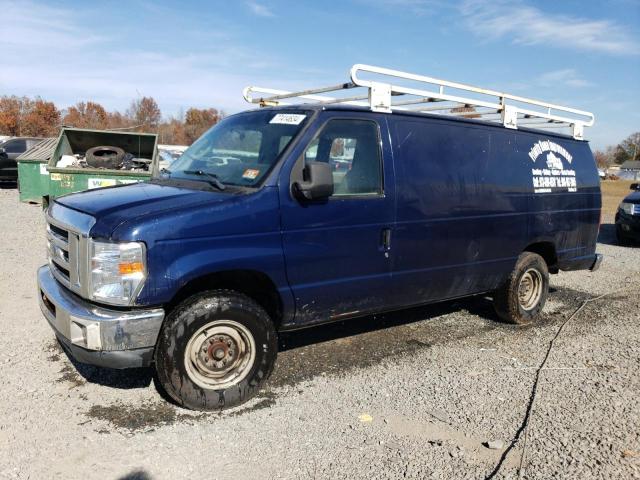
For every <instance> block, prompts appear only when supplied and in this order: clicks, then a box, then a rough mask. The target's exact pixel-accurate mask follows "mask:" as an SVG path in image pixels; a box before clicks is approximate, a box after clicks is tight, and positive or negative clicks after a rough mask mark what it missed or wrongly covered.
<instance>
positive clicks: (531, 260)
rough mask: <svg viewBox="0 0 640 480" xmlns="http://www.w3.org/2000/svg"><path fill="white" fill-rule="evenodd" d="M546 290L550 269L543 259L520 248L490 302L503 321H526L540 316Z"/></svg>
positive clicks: (545, 299) (519, 323) (521, 323)
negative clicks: (512, 264)
mask: <svg viewBox="0 0 640 480" xmlns="http://www.w3.org/2000/svg"><path fill="white" fill-rule="evenodd" d="M548 294H549V269H548V268H547V264H546V262H545V261H544V259H543V258H542V257H541V256H540V255H538V254H536V253H532V252H523V253H521V254H520V256H519V257H518V261H517V262H516V266H515V267H514V269H513V271H512V272H511V274H510V275H509V278H508V279H507V280H506V281H505V282H504V283H503V284H502V286H501V287H500V288H498V290H496V292H495V294H494V296H493V306H494V308H495V310H496V313H497V314H498V316H499V317H500V318H501V319H503V320H504V321H506V322H509V323H515V324H518V325H526V324H527V323H532V322H535V321H536V320H538V319H539V318H540V315H541V313H542V309H543V307H544V304H545V302H546V301H547V296H548Z"/></svg>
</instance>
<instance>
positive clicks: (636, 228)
mask: <svg viewBox="0 0 640 480" xmlns="http://www.w3.org/2000/svg"><path fill="white" fill-rule="evenodd" d="M616 228H618V229H619V231H620V233H622V235H624V236H625V237H629V238H635V239H637V240H640V215H629V214H628V213H624V212H622V211H619V212H618V215H616Z"/></svg>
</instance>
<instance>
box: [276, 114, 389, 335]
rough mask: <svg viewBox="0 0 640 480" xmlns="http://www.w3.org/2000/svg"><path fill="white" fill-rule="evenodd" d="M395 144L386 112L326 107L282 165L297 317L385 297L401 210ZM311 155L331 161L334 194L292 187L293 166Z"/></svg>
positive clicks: (359, 308)
mask: <svg viewBox="0 0 640 480" xmlns="http://www.w3.org/2000/svg"><path fill="white" fill-rule="evenodd" d="M389 148H390V146H389V135H388V133H387V129H386V122H385V121H384V118H381V116H380V115H372V114H359V113H357V112H340V111H333V112H331V111H329V112H321V113H320V115H319V116H318V118H317V119H316V122H315V125H313V126H312V127H311V128H310V129H309V130H308V131H307V132H306V133H305V136H304V138H302V139H301V142H300V143H299V145H298V147H296V149H295V150H294V151H293V152H292V154H293V156H294V158H293V159H291V161H290V162H288V164H287V165H286V166H285V167H284V168H283V170H282V172H281V176H280V204H281V225H282V239H283V246H284V253H285V259H286V266H287V276H288V280H289V284H290V286H291V289H292V290H293V294H294V297H295V302H296V317H295V323H296V324H308V323H315V322H322V321H327V320H331V319H336V318H340V317H342V316H349V315H354V314H358V313H364V312H367V311H370V310H377V309H380V308H382V307H383V306H384V305H385V302H386V301H387V300H386V299H387V297H386V295H385V291H387V290H388V288H389V287H390V273H391V258H390V254H389V241H390V237H389V232H390V231H391V228H392V225H393V222H394V217H395V213H394V212H395V205H394V190H395V188H394V175H393V165H392V162H391V161H390V150H389ZM310 161H315V162H328V163H329V164H330V166H331V169H332V172H333V179H334V194H333V195H332V196H331V197H330V198H329V199H327V200H323V201H316V202H311V201H301V200H300V199H298V198H294V196H293V195H292V193H291V188H290V185H291V182H292V178H293V177H295V176H296V173H295V172H296V171H297V169H298V168H300V167H301V165H302V164H303V163H305V162H310ZM296 164H297V167H296ZM292 171H293V172H294V173H293V174H292ZM293 180H295V178H293Z"/></svg>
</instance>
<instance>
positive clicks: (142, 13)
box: [0, 0, 640, 148]
mask: <svg viewBox="0 0 640 480" xmlns="http://www.w3.org/2000/svg"><path fill="white" fill-rule="evenodd" d="M0 15H1V17H2V20H3V21H2V28H1V29H0V46H1V52H2V53H1V55H2V68H1V69H0V94H2V95H7V94H8V95H11V94H15V95H29V96H34V95H40V96H41V97H43V98H45V99H49V100H53V101H55V102H56V103H57V104H58V105H59V106H60V107H66V106H69V105H72V104H74V103H76V102H78V101H81V100H97V101H99V102H101V103H103V104H104V105H105V107H107V108H109V109H118V110H125V109H126V108H127V106H128V104H129V103H130V101H131V100H132V99H133V98H136V97H138V96H140V95H147V96H153V97H154V98H156V100H157V101H158V103H159V104H160V107H161V109H162V111H163V114H164V115H165V116H169V115H174V114H177V113H178V112H179V111H180V109H181V108H188V107H190V106H198V107H209V106H213V107H217V108H222V109H224V110H225V111H227V112H229V113H233V112H237V111H240V110H243V109H246V108H247V107H248V104H246V103H245V102H244V100H243V99H242V88H243V87H244V86H246V85H250V84H254V85H260V86H266V87H272V88H281V89H288V88H307V87H314V86H322V85H324V84H327V85H329V84H334V83H338V82H342V81H346V80H347V79H348V70H349V68H350V66H351V65H352V64H354V63H370V64H374V65H381V66H386V67H389V68H395V69H399V70H406V71H411V72H416V73H421V74H424V75H430V76H433V77H439V78H444V79H448V80H454V81H459V82H464V83H470V84H474V85H478V86H482V87H486V88H493V89H497V90H503V91H507V92H510V93H514V94H518V95H524V96H530V97H533V98H539V99H542V100H547V101H553V102H557V103H559V104H563V105H569V106H572V107H576V108H580V109H584V110H589V111H593V112H594V113H595V115H596V126H595V127H593V128H591V129H588V130H587V138H589V139H590V140H591V141H592V144H593V146H594V147H596V148H601V147H604V146H606V145H608V144H614V143H618V142H619V141H620V140H622V139H623V138H624V137H626V136H628V135H629V134H630V133H632V132H634V131H638V130H640V0H602V1H587V0H580V1H579V0H563V1H557V0H556V1H537V2H534V1H526V0H513V1H503V0H494V1H489V0H452V1H444V0H342V1H332V0H325V1H322V2H305V1H284V0H247V1H242V0H238V1H229V0H227V1H220V2H216V1H208V2H205V1H182V2H166V1H162V2H148V1H135V0H134V1H128V2H124V1H123V2H86V1H59V2H58V1H48V2H38V1H20V2H7V1H2V0H0Z"/></svg>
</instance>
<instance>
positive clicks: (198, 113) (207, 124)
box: [184, 108, 223, 145]
mask: <svg viewBox="0 0 640 480" xmlns="http://www.w3.org/2000/svg"><path fill="white" fill-rule="evenodd" d="M222 117H223V113H222V112H221V111H219V110H217V109H215V108H206V109H200V108H190V109H189V110H187V113H186V115H185V119H184V131H185V140H186V142H185V143H186V144H188V145H190V144H191V143H193V142H194V141H195V140H196V139H198V137H200V135H202V134H203V133H204V132H206V131H207V130H208V129H209V128H211V127H212V126H213V125H215V124H216V123H218V122H219V121H220V120H221V119H222Z"/></svg>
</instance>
